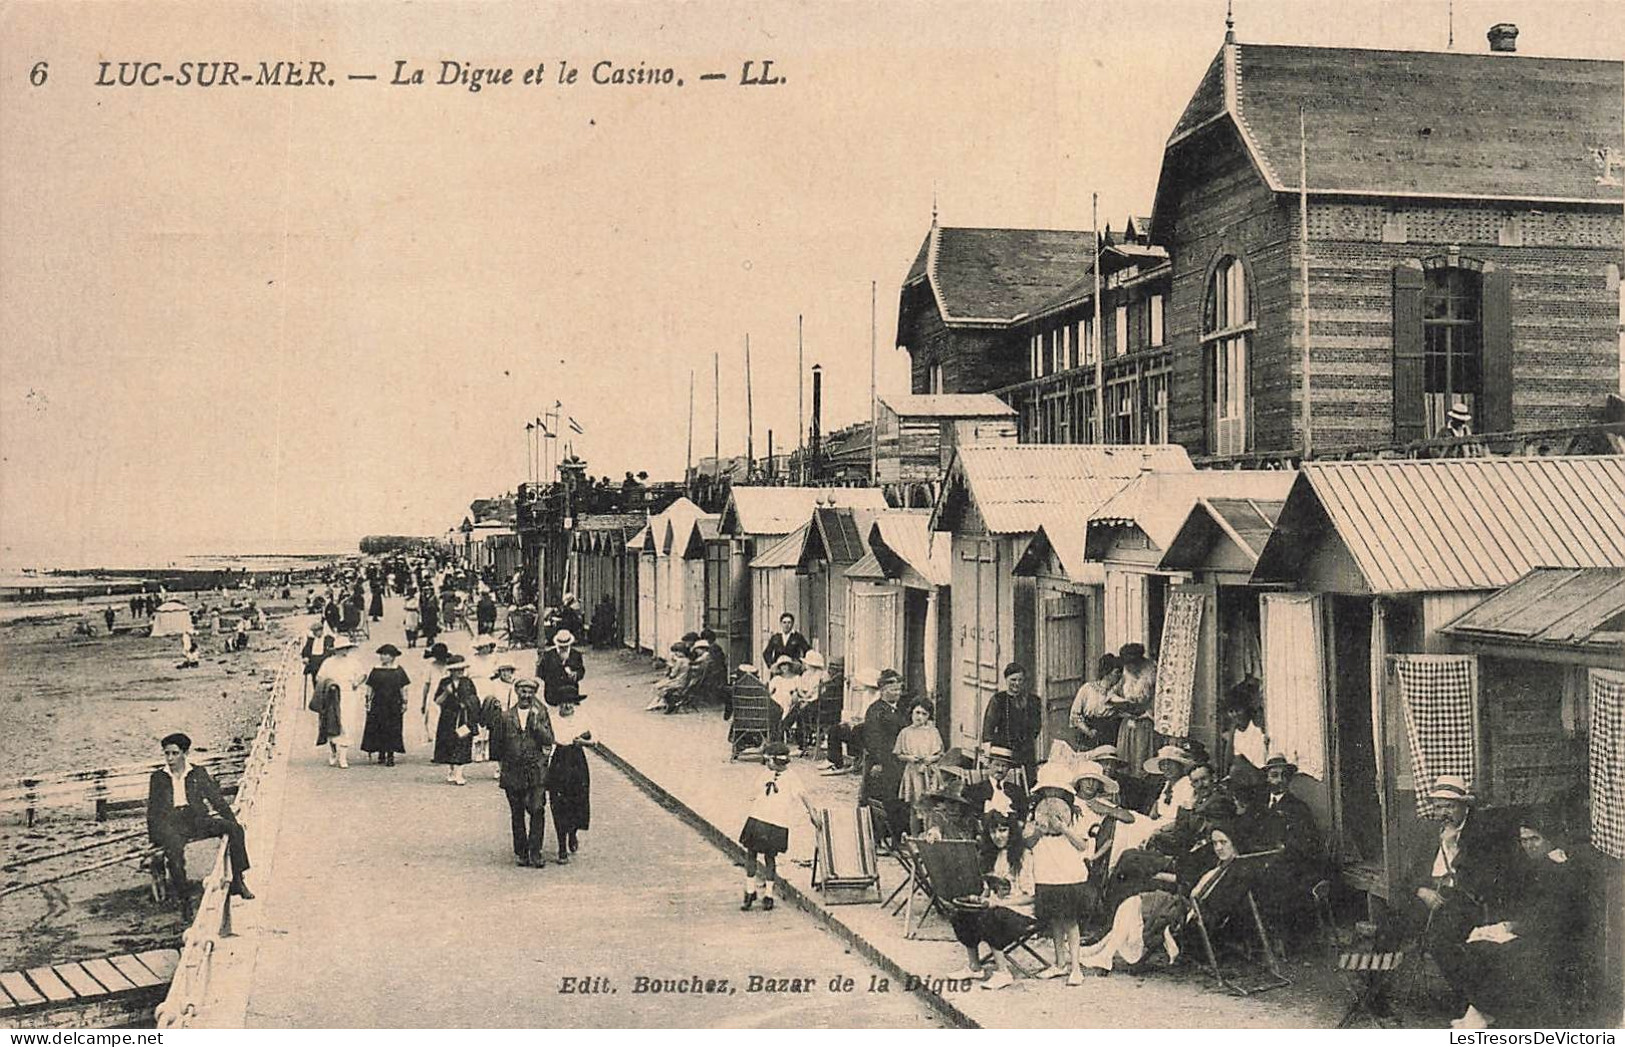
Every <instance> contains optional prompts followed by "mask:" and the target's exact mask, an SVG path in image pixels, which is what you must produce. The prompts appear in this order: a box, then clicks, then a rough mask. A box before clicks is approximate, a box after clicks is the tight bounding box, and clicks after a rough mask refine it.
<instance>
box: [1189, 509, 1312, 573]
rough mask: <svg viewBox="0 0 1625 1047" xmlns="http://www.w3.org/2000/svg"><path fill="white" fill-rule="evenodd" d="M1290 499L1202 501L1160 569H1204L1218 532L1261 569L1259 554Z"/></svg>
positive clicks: (1191, 512) (1192, 512)
mask: <svg viewBox="0 0 1625 1047" xmlns="http://www.w3.org/2000/svg"><path fill="white" fill-rule="evenodd" d="M1285 504H1286V500H1285V499H1284V498H1283V499H1277V500H1265V499H1258V498H1198V499H1197V500H1196V504H1195V505H1194V506H1192V507H1191V511H1190V514H1189V515H1188V516H1186V517H1185V522H1184V523H1183V524H1181V525H1180V528H1179V532H1178V533H1177V534H1176V535H1174V538H1173V541H1171V542H1169V543H1168V545H1167V547H1166V548H1167V551H1166V552H1165V553H1163V554H1162V560H1161V561H1160V562H1159V563H1158V564H1157V569H1158V570H1162V571H1194V570H1196V569H1198V568H1199V567H1201V566H1202V562H1203V558H1204V556H1205V554H1206V552H1207V548H1208V539H1209V536H1211V535H1212V534H1213V533H1214V532H1217V533H1218V534H1221V535H1223V536H1224V537H1226V538H1228V539H1229V540H1230V541H1231V542H1232V543H1234V545H1235V547H1236V548H1237V550H1239V551H1240V552H1241V554H1242V556H1243V557H1244V558H1245V559H1246V561H1247V562H1248V564H1249V566H1257V564H1258V554H1259V553H1260V552H1262V551H1263V549H1264V543H1265V542H1267V541H1269V537H1270V533H1271V532H1272V531H1274V530H1275V521H1276V520H1279V519H1280V518H1281V507H1282V506H1284V505H1285Z"/></svg>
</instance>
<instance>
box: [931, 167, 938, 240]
mask: <svg viewBox="0 0 1625 1047" xmlns="http://www.w3.org/2000/svg"><path fill="white" fill-rule="evenodd" d="M936 227H937V180H936V179H935V178H933V179H932V180H931V228H933V229H935V228H936Z"/></svg>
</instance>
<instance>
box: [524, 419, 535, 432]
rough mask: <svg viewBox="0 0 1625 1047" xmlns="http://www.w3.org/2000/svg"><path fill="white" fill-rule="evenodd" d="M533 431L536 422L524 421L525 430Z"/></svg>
mask: <svg viewBox="0 0 1625 1047" xmlns="http://www.w3.org/2000/svg"><path fill="white" fill-rule="evenodd" d="M535 431H536V423H535V422H526V423H525V432H527V433H532V432H535Z"/></svg>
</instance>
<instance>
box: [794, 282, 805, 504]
mask: <svg viewBox="0 0 1625 1047" xmlns="http://www.w3.org/2000/svg"><path fill="white" fill-rule="evenodd" d="M805 367H806V361H805V360H804V359H803V356H802V347H801V314H800V313H797V314H796V484H797V485H798V486H803V485H805V484H806V482H807V444H806V440H807V412H806V410H805V408H804V407H803V406H802V387H803V386H804V385H805V384H806V381H807V379H806V371H805V370H804V368H805Z"/></svg>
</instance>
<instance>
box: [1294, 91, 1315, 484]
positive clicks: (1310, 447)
mask: <svg viewBox="0 0 1625 1047" xmlns="http://www.w3.org/2000/svg"><path fill="white" fill-rule="evenodd" d="M1298 236H1299V240H1298V256H1299V257H1298V280H1299V282H1300V283H1301V284H1302V288H1303V290H1302V294H1303V299H1302V301H1301V302H1300V303H1299V308H1300V309H1301V310H1302V311H1303V457H1304V460H1305V461H1307V460H1308V459H1309V456H1310V455H1312V454H1314V452H1315V434H1314V404H1313V403H1312V402H1311V401H1310V399H1309V142H1308V137H1307V135H1306V132H1305V130H1304V115H1303V106H1301V105H1300V106H1298Z"/></svg>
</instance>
